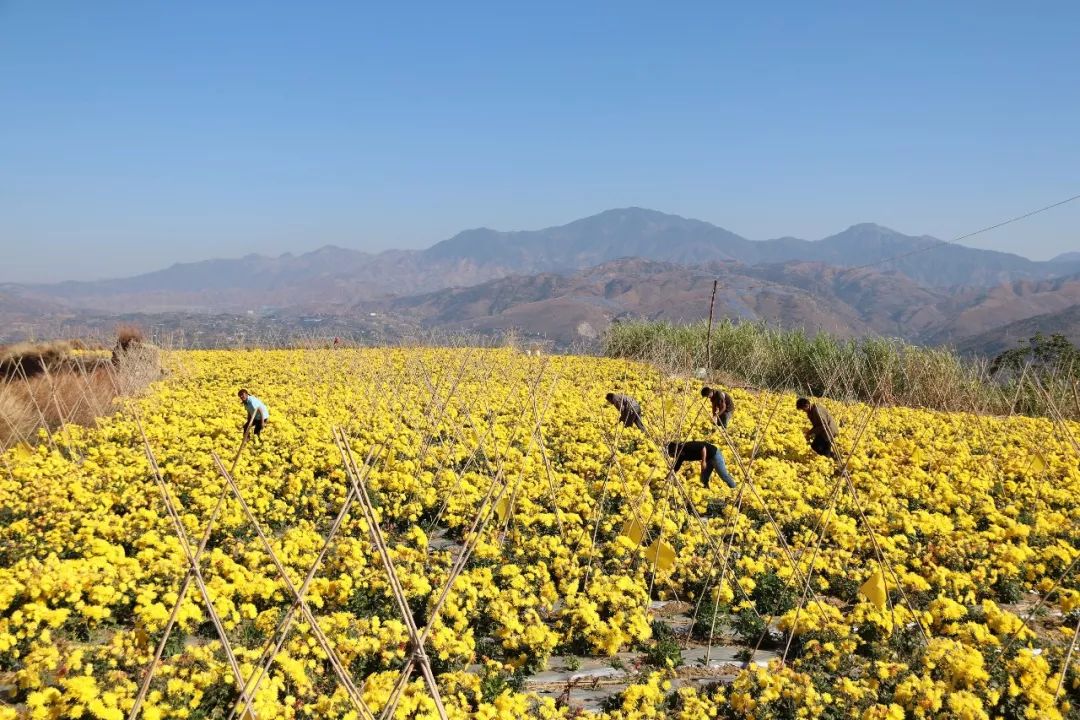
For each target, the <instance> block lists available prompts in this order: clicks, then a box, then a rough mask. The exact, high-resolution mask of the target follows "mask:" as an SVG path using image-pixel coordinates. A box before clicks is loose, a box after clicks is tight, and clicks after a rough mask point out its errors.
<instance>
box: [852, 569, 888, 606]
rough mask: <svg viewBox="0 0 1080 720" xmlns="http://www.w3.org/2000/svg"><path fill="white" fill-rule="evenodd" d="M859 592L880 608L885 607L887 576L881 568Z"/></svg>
mask: <svg viewBox="0 0 1080 720" xmlns="http://www.w3.org/2000/svg"><path fill="white" fill-rule="evenodd" d="M859 593H860V594H862V596H863V597H865V598H866V599H867V600H869V601H870V602H872V603H874V605H875V606H876V607H877V609H878V610H884V609H885V598H886V597H887V593H886V591H885V578H884V577H883V576H882V574H881V570H877V571H875V572H874V574H873V575H871V576H870V579H869V580H867V581H866V582H864V583H863V584H862V587H860V588H859Z"/></svg>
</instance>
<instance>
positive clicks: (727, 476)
mask: <svg viewBox="0 0 1080 720" xmlns="http://www.w3.org/2000/svg"><path fill="white" fill-rule="evenodd" d="M713 470H715V471H716V472H717V473H718V474H719V475H720V477H721V478H722V479H723V480H724V482H725V483H727V486H728V487H729V488H731V489H733V490H734V489H735V478H733V477H731V473H729V472H728V469H727V465H726V464H724V455H723V453H721V452H720V451H719V450H717V451H716V455H715V456H714V457H713V459H712V462H709V461H706V463H705V469H704V470H702V471H701V483H702V484H703V485H704V486H705V487H709V478H710V477H711V476H712V474H713Z"/></svg>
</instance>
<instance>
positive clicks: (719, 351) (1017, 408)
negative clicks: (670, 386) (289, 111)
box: [604, 319, 1080, 418]
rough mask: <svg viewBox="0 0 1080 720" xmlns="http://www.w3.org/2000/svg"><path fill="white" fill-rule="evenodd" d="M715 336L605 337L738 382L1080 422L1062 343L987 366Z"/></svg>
mask: <svg viewBox="0 0 1080 720" xmlns="http://www.w3.org/2000/svg"><path fill="white" fill-rule="evenodd" d="M707 332H708V331H707V325H706V324H705V323H695V324H689V325H686V324H672V323H664V322H646V321H640V322H620V323H616V324H614V325H612V326H611V328H610V329H609V330H608V332H607V333H606V335H605V336H604V353H605V354H606V355H608V356H610V357H619V358H629V359H634V360H641V361H646V362H652V363H655V364H658V365H661V366H664V367H667V368H671V369H673V370H680V371H694V370H697V369H698V368H703V367H705V368H707V369H708V370H709V371H710V372H719V373H722V374H724V375H727V376H728V377H729V378H730V379H731V380H732V381H734V382H741V383H745V384H747V385H750V386H753V387H760V388H766V389H771V390H782V391H793V392H797V393H799V394H802V395H813V396H828V397H833V398H837V399H844V400H859V401H864V402H882V403H885V404H891V405H907V406H910V407H925V408H931V409H936V410H948V411H978V412H992V413H997V414H1010V413H1013V412H1017V413H1022V414H1027V415H1048V414H1051V411H1052V410H1053V409H1056V411H1058V412H1060V413H1062V414H1063V415H1065V416H1067V417H1073V418H1077V417H1080V393H1078V392H1077V390H1076V388H1077V383H1078V381H1080V360H1078V359H1077V358H1080V350H1076V349H1075V348H1072V346H1071V345H1069V344H1068V341H1067V340H1065V339H1064V338H1061V337H1059V336H1054V337H1052V338H1050V339H1046V338H1042V337H1036V338H1032V339H1031V340H1030V341H1028V343H1027V347H1024V348H1020V349H1018V350H1015V351H1008V352H1006V353H1002V354H1001V355H1000V356H999V357H998V358H995V359H994V361H993V362H991V363H986V362H982V361H980V360H976V359H965V358H962V357H960V356H959V355H957V354H956V353H955V352H953V351H952V350H949V349H947V348H931V347H920V346H917V345H912V344H910V343H907V342H905V341H903V340H898V339H895V338H880V337H867V338H862V339H857V340H845V339H841V338H837V337H834V336H832V335H829V334H827V333H822V332H819V333H816V334H813V335H810V334H807V333H806V332H805V331H803V330H785V329H782V328H779V327H776V326H772V325H767V324H764V323H753V322H733V321H731V320H726V319H725V320H722V321H720V322H719V323H716V324H714V325H713V330H712V340H711V342H709V343H708V344H707V343H706V338H707ZM1048 397H1049V400H1048ZM1051 402H1052V406H1051Z"/></svg>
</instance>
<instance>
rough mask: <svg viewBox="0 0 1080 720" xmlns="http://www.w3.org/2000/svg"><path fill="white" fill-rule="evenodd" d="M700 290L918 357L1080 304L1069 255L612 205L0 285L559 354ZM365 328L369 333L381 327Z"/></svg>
mask: <svg viewBox="0 0 1080 720" xmlns="http://www.w3.org/2000/svg"><path fill="white" fill-rule="evenodd" d="M713 279H719V280H720V284H721V292H720V296H719V297H718V301H717V308H718V313H719V314H720V316H722V317H731V318H742V319H755V320H765V321H768V322H775V323H778V324H781V325H785V326H788V327H805V328H807V329H809V330H811V331H813V330H827V331H829V332H833V333H836V334H839V335H845V336H851V335H862V334H879V335H890V336H899V337H904V338H907V339H909V340H915V341H919V342H926V343H948V344H962V343H967V341H968V339H969V338H972V337H978V338H981V339H980V340H979V341H978V344H979V346H983V347H985V346H989V345H990V344H992V342H993V333H994V329H995V328H997V327H1000V326H1002V325H1005V324H1008V323H1012V324H1014V326H1015V328H1024V327H1028V326H1029V325H1031V324H1032V323H1036V324H1038V325H1039V327H1043V326H1044V325H1046V324H1047V323H1052V322H1053V318H1055V317H1061V318H1063V319H1065V318H1071V317H1072V316H1071V315H1068V312H1067V311H1068V309H1069V308H1070V307H1072V306H1074V305H1076V304H1078V303H1080V253H1066V254H1064V255H1062V256H1059V257H1058V258H1055V259H1054V260H1051V261H1045V262H1036V261H1032V260H1028V259H1027V258H1023V257H1021V256H1019V255H1014V254H1010V253H1001V252H995V251H990V250H979V249H974V248H968V247H964V246H961V245H957V244H953V243H947V242H943V241H941V240H938V239H935V238H933V237H929V236H918V237H916V236H909V235H904V234H902V233H899V232H896V231H894V230H890V229H888V228H885V227H882V226H880V225H874V224H872V223H861V224H858V225H852V226H851V227H849V228H847V229H846V230H844V231H843V232H840V233H837V234H835V235H831V236H829V237H826V238H823V239H821V240H816V241H808V240H800V239H798V238H792V237H785V238H779V239H775V240H764V241H756V240H748V239H746V238H744V237H741V236H739V235H737V234H735V233H733V232H731V231H729V230H725V229H723V228H720V227H717V226H715V225H712V224H710V223H707V222H703V221H700V220H692V219H687V218H682V217H679V216H676V215H668V214H664V213H660V212H656V211H653V210H645V209H642V208H623V209H618V210H608V211H605V212H602V213H599V214H598V215H593V216H591V217H587V218H583V219H580V220H576V221H574V222H571V223H568V224H566V225H560V226H555V227H550V228H545V229H541V230H529V231H515V232H500V231H496V230H491V229H486V228H480V229H475V230H466V231H463V232H460V233H458V234H457V235H455V236H453V237H451V238H449V239H447V240H443V241H442V242H439V243H436V244H435V245H433V246H431V247H430V248H428V249H426V250H388V251H385V252H381V253H365V252H359V251H356V250H351V249H348V248H342V247H336V246H330V245H328V246H324V247H322V248H319V249H318V250H315V251H312V252H307V253H303V254H300V255H293V254H291V253H286V254H284V255H281V256H278V257H265V256H261V255H248V256H245V257H242V258H236V259H218V260H206V261H202V262H194V263H179V264H175V265H173V266H171V267H169V268H165V269H163V270H158V271H156V272H151V273H145V274H142V275H137V276H134V277H129V278H120V279H115V280H102V281H97V282H65V283H57V284H49V285H20V284H10V283H9V284H7V285H3V286H0V321H3V320H5V319H11V320H12V321H13V322H18V323H20V325H19V327H29V325H27V323H32V321H33V318H34V317H48V318H52V319H54V320H55V319H57V318H65V317H72V316H73V314H80V313H81V315H80V317H93V316H95V313H96V314H97V317H102V316H101V315H100V314H101V313H123V314H130V313H151V314H154V313H158V314H167V313H171V314H173V315H174V316H184V317H188V316H191V317H194V316H198V315H200V314H201V315H203V316H206V315H210V314H215V313H217V314H222V313H224V314H228V313H232V314H235V315H238V316H239V315H245V316H246V315H248V314H249V313H254V314H255V315H256V316H258V317H270V316H272V315H273V314H274V313H277V315H278V316H279V317H291V318H294V319H296V318H301V322H306V321H304V320H302V318H304V317H309V316H310V317H333V318H336V319H337V320H341V319H342V318H347V317H350V314H354V315H355V314H357V313H361V314H362V315H363V316H364V317H365V318H367V317H368V316H369V315H370V313H375V316H372V317H378V318H382V317H385V318H386V321H387V323H389V326H393V327H396V328H401V327H415V326H427V327H439V326H447V327H454V328H459V329H464V330H480V331H486V330H498V329H504V328H508V327H517V328H520V329H523V330H526V331H528V332H539V333H541V334H545V335H547V336H549V337H552V338H558V339H559V340H560V341H561V342H573V341H576V340H579V339H580V338H581V337H583V336H582V334H581V332H580V329H581V328H587V329H588V328H591V330H590V332H599V331H602V330H603V328H605V327H607V325H608V324H610V323H611V322H612V321H614V320H616V319H618V318H622V317H645V318H654V319H666V320H673V321H680V320H695V319H699V318H701V317H703V313H704V312H705V307H706V304H707V296H708V293H709V291H710V290H711V285H712V280H713ZM1032 318H1042V320H1031V321H1030V322H1028V321H1029V320H1030V319H1032ZM337 320H335V321H337ZM1070 321H1071V320H1070ZM102 322H104V320H102ZM364 322H365V328H366V330H365V331H367V330H377V326H378V325H380V323H381V322H382V321H379V320H371V321H369V320H365V321H364ZM1025 322H1028V324H1027V325H1024V324H1023V323H1025ZM586 334H587V333H586ZM969 345H970V343H967V344H966V345H965V347H967V346H969Z"/></svg>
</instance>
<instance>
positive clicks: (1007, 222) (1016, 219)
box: [852, 195, 1080, 270]
mask: <svg viewBox="0 0 1080 720" xmlns="http://www.w3.org/2000/svg"><path fill="white" fill-rule="evenodd" d="M1074 200H1080V195H1073V196H1072V197H1071V198H1066V199H1064V200H1059V201H1058V202H1056V203H1052V204H1050V205H1047V206H1045V207H1041V208H1039V209H1038V210H1032V211H1031V212H1026V213H1024V214H1023V215H1017V216H1016V217H1014V218H1009V219H1008V220H1003V221H1002V222H999V223H997V224H995V225H988V226H987V227H984V228H982V229H981V230H976V231H975V232H969V233H968V234H966V235H961V236H960V237H957V238H953V239H952V240H938V241H936V242H933V243H931V244H930V245H927V246H925V247H921V248H917V249H915V250H909V251H908V252H905V253H900V254H899V255H893V256H892V257H887V258H882V259H881V260H875V261H874V262H872V263H866V264H865V265H856V266H855V267H853V268H852V270H862V269H864V268H868V267H874V266H875V265H881V264H882V263H887V262H892V261H893V260H901V259H903V258H906V257H911V256H912V255H918V254H919V253H921V252H926V251H927V250H935V249H937V248H939V247H941V246H942V245H952V244H953V243H958V242H960V241H961V240H967V239H968V238H970V237H975V236H976V235H981V234H982V233H984V232H990V231H991V230H996V229H998V228H999V227H1005V226H1006V225H1011V224H1012V223H1014V222H1019V221H1020V220H1025V219H1027V218H1029V217H1032V216H1033V215H1038V214H1039V213H1044V212H1046V211H1047V210H1053V209H1054V208H1056V207H1060V206H1062V205H1066V204H1068V203H1071V202H1073V201H1074Z"/></svg>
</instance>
